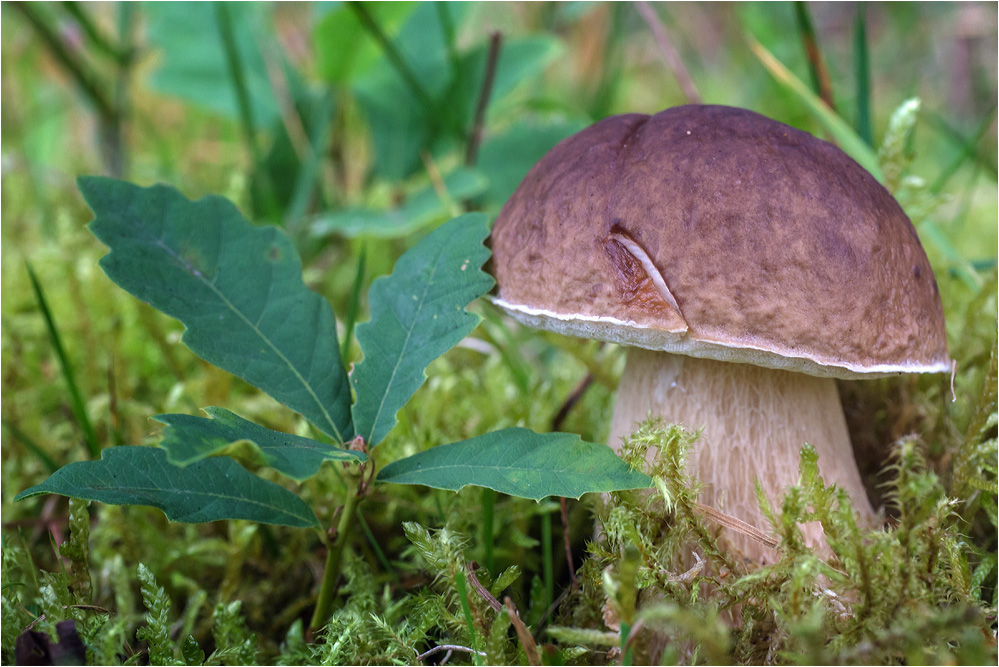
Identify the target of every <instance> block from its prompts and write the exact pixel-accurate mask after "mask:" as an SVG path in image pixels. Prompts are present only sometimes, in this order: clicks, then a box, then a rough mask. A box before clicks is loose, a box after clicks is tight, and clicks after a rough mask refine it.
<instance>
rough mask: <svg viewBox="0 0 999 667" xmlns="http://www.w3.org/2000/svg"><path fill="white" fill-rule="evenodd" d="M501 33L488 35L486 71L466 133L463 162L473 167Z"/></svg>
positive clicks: (487, 103)
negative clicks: (468, 129)
mask: <svg viewBox="0 0 999 667" xmlns="http://www.w3.org/2000/svg"><path fill="white" fill-rule="evenodd" d="M502 41H503V35H502V34H500V33H499V32H498V31H496V32H493V33H492V34H491V35H489V57H488V58H487V59H486V73H485V76H484V77H483V79H482V90H481V91H480V92H479V103H478V106H476V107H475V120H474V121H473V122H472V130H471V131H470V132H469V133H468V147H467V148H466V150H465V164H466V165H467V166H469V167H474V166H475V162H476V161H477V160H478V158H479V144H481V143H482V125H483V123H484V122H485V118H486V109H487V108H488V107H489V98H490V97H491V96H492V93H493V80H494V79H495V78H496V63H497V62H499V51H500V44H501V43H502Z"/></svg>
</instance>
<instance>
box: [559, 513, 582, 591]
mask: <svg viewBox="0 0 999 667" xmlns="http://www.w3.org/2000/svg"><path fill="white" fill-rule="evenodd" d="M558 500H559V505H560V506H561V510H562V538H563V539H564V540H565V560H566V561H567V562H568V564H569V577H570V578H571V579H572V585H571V589H572V590H576V589H577V588H578V587H579V579H578V578H576V564H575V563H573V562H572V538H571V536H570V534H569V507H568V503H567V502H566V500H565V498H559V499H558Z"/></svg>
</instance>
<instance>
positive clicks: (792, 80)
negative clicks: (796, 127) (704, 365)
mask: <svg viewBox="0 0 999 667" xmlns="http://www.w3.org/2000/svg"><path fill="white" fill-rule="evenodd" d="M746 40H747V41H748V42H749V48H750V49H752V51H753V53H754V54H755V55H756V57H757V58H759V60H760V62H761V63H763V66H764V67H766V68H767V70H768V71H769V72H770V75H771V76H773V78H774V79H776V80H777V82H778V83H780V84H781V85H783V86H784V87H785V88H787V89H788V90H790V91H791V92H792V93H794V94H795V95H797V97H798V99H800V100H801V101H802V102H803V103H804V104H805V107H806V108H807V109H808V111H809V112H811V114H812V115H813V116H814V117H815V118H816V120H818V121H819V123H821V124H822V127H824V128H825V130H826V131H827V132H828V133H829V134H830V135H831V136H832V138H833V139H834V140H835V141H836V143H837V144H838V145H839V147H840V148H841V149H842V150H843V152H844V153H846V154H847V155H849V156H850V157H852V158H853V159H854V160H856V161H857V163H858V164H859V165H860V166H861V167H863V168H864V169H866V170H867V171H868V172H870V174H871V176H873V177H874V178H876V179H878V181H884V176H883V175H882V173H881V167H880V166H879V165H878V157H877V155H876V154H875V153H874V150H873V149H872V148H871V147H870V146H868V145H867V144H866V143H865V142H864V140H863V139H861V138H860V137H859V136H858V135H857V133H856V132H854V131H853V128H851V127H850V125H849V124H848V123H847V122H846V121H845V120H843V119H842V118H840V117H839V116H838V115H836V112H835V111H833V110H832V109H830V108H829V107H828V106H827V105H826V103H825V102H823V101H822V100H821V99H819V96H818V95H816V94H815V93H813V92H812V91H811V90H809V89H808V86H807V85H805V83H804V82H803V81H802V80H801V79H799V78H798V77H796V76H795V75H794V73H793V72H792V71H791V70H789V69H788V68H787V67H785V66H784V63H782V62H780V61H779V60H777V58H775V57H774V56H773V54H772V53H770V52H769V51H767V49H766V47H765V46H763V45H762V44H760V43H759V42H758V41H756V40H755V39H753V37H752V36H751V35H748V34H747V35H746Z"/></svg>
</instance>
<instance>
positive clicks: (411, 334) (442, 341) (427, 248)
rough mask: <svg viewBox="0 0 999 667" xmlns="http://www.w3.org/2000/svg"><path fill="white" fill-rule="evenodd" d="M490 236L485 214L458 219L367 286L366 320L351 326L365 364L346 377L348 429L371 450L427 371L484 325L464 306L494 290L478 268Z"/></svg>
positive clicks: (419, 245)
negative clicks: (351, 395) (351, 397)
mask: <svg viewBox="0 0 999 667" xmlns="http://www.w3.org/2000/svg"><path fill="white" fill-rule="evenodd" d="M488 234H489V220H488V218H487V217H486V216H485V215H483V214H481V213H469V214H466V215H463V216H460V217H457V218H455V219H453V220H451V221H449V222H446V223H444V224H443V225H441V226H440V227H438V228H437V229H436V230H434V231H433V232H432V233H431V234H430V235H428V236H427V237H426V238H425V239H423V240H422V241H421V242H420V243H419V244H417V245H416V247H415V248H413V249H412V250H410V251H409V252H407V253H406V254H405V255H403V256H402V257H400V258H399V261H398V262H396V265H395V270H394V271H393V272H392V275H391V276H385V277H382V278H379V279H378V280H376V281H375V282H374V283H373V284H372V285H371V291H370V296H369V301H370V303H371V320H370V321H368V322H365V323H364V324H361V325H360V326H358V327H357V342H358V343H360V345H361V349H362V350H363V351H364V359H363V360H362V361H361V362H360V363H359V364H358V365H357V366H356V367H355V368H354V372H353V373H352V374H351V383H352V384H353V386H354V391H355V392H356V394H357V402H356V403H354V407H353V417H354V423H355V426H356V430H357V434H358V435H360V436H363V437H364V439H365V441H366V442H367V443H368V446H369V447H374V446H375V445H377V444H378V443H379V442H381V441H382V439H383V438H384V437H385V436H386V435H387V434H388V432H389V431H391V430H392V428H393V427H394V426H395V424H396V418H395V415H396V413H397V412H398V411H399V410H400V409H401V408H402V406H404V405H405V404H406V402H407V401H409V399H410V397H411V396H412V395H413V394H414V393H415V392H416V390H417V389H419V388H420V386H421V385H422V384H423V383H424V381H425V380H426V379H427V376H426V373H425V369H426V367H427V365H428V364H429V363H430V362H431V361H433V360H434V359H436V358H437V357H439V356H440V355H442V354H444V353H445V352H447V351H448V350H449V349H451V348H452V347H453V346H454V345H456V344H457V343H458V341H460V340H461V339H462V338H464V337H465V336H467V335H468V334H470V333H471V332H472V330H473V329H475V327H477V326H478V325H479V322H480V321H481V320H482V318H481V317H479V316H478V315H474V314H472V313H469V312H467V311H466V310H465V307H466V306H467V305H468V304H469V303H471V302H472V301H474V300H475V299H476V298H478V297H479V296H481V295H483V294H485V293H486V292H488V291H489V290H490V289H491V288H492V286H493V279H492V277H491V276H489V275H488V274H486V273H484V272H483V271H482V270H481V267H482V265H483V264H484V263H485V262H486V260H487V259H488V258H489V250H488V249H487V248H486V247H485V246H484V245H482V242H483V240H484V239H485V238H486V236H488Z"/></svg>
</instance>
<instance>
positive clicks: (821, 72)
mask: <svg viewBox="0 0 999 667" xmlns="http://www.w3.org/2000/svg"><path fill="white" fill-rule="evenodd" d="M794 13H795V17H796V18H797V19H798V30H799V32H800V33H801V42H802V44H803V45H804V47H805V56H806V57H807V58H808V67H809V71H810V72H811V74H812V85H813V86H814V87H815V92H816V93H818V95H819V97H820V98H822V101H823V102H825V103H826V106H828V107H829V108H830V109H835V108H836V107H835V106H834V105H833V95H832V82H831V81H830V80H829V71H828V70H827V69H826V64H825V62H824V61H823V60H822V52H821V51H819V40H818V38H817V37H816V36H815V28H814V27H813V26H812V16H811V14H810V13H809V11H808V6H807V5H806V4H805V3H804V2H801V1H800V0H799V1H798V2H795V3H794Z"/></svg>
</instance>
